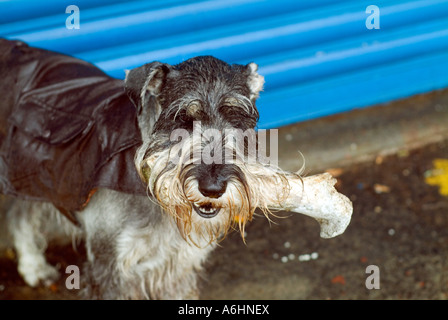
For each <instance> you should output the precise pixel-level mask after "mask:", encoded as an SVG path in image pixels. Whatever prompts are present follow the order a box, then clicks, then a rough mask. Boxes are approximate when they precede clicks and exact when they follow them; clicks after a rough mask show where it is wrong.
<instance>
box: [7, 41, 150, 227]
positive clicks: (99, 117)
mask: <svg viewBox="0 0 448 320" xmlns="http://www.w3.org/2000/svg"><path fill="white" fill-rule="evenodd" d="M140 144H141V135H140V132H139V130H138V125H137V118H136V110H135V107H134V106H133V104H132V103H131V101H130V100H129V99H128V97H127V95H126V93H125V92H124V84H123V81H122V80H118V79H114V78H111V77H109V76H107V75H106V74H105V73H104V72H102V71H101V70H99V69H98V68H96V67H94V66H93V65H92V64H89V63H87V62H85V61H82V60H79V59H76V58H73V57H69V56H66V55H62V54H58V53H54V52H50V51H46V50H42V49H37V48H32V47H30V46H28V45H27V44H25V43H23V42H20V41H9V40H5V39H0V193H2V194H5V195H10V196H14V197H20V198H23V199H28V200H38V201H48V202H51V203H53V204H54V205H55V206H56V207H57V208H58V209H60V210H61V212H63V213H64V214H66V215H67V216H68V217H69V218H71V219H73V215H72V214H71V213H72V212H73V211H78V210H82V209H83V208H84V207H85V205H86V204H87V202H88V199H89V197H90V196H91V195H92V193H93V192H94V191H95V190H96V189H97V188H110V189H113V190H117V191H121V192H126V193H132V194H140V195H145V194H146V192H145V186H144V184H143V182H142V181H141V180H140V178H139V176H138V174H137V172H136V170H135V167H134V161H133V160H134V154H135V151H136V148H137V147H138V146H139V145H140Z"/></svg>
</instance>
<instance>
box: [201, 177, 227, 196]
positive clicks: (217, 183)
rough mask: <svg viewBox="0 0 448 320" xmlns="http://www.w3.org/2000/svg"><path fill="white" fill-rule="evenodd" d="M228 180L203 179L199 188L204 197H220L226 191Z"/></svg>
mask: <svg viewBox="0 0 448 320" xmlns="http://www.w3.org/2000/svg"><path fill="white" fill-rule="evenodd" d="M226 188H227V181H226V180H222V179H201V180H200V181H199V186H198V189H199V191H200V192H201V193H202V195H203V196H204V197H209V198H219V197H221V196H222V195H223V194H224V192H226Z"/></svg>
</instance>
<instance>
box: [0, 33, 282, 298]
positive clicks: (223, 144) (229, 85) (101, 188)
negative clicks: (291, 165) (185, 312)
mask: <svg viewBox="0 0 448 320" xmlns="http://www.w3.org/2000/svg"><path fill="white" fill-rule="evenodd" d="M19 44H20V43H18V42H17V43H16V44H14V46H15V49H14V50H19V49H17V48H16V47H21V48H22V49H20V50H22V51H21V52H22V53H23V52H24V50H25V49H23V48H24V47H26V48H28V47H27V46H26V45H25V44H20V45H19ZM27 50H30V49H29V48H28V49H27ZM25 51H26V50H25ZM10 52H12V51H11V50H10ZM39 52H42V51H39ZM45 54H46V55H48V54H49V53H47V52H46V53H45ZM59 56H60V55H56V54H51V55H50V57H51V59H53V60H52V61H55V60H54V59H56V60H57V58H58V57H59ZM0 58H2V56H0ZM70 59H72V60H76V59H74V58H70ZM28 60H29V61H28ZM28 60H27V61H28V62H27V63H31V62H32V60H33V57H30V58H29V59H28ZM72 60H71V61H72ZM8 61H9V60H8V59H6V58H5V54H3V62H2V63H1V68H0V70H2V72H9V73H11V69H13V68H12V66H13V65H11V63H10V62H9V64H8ZM30 61H31V62H30ZM0 62H1V61H0ZM76 63H78V64H81V65H82V66H81V67H80V68H81V69H82V68H85V67H86V66H87V67H88V68H90V69H92V68H94V67H93V66H91V65H88V64H87V63H84V62H80V61H77V62H76ZM33 66H34V65H33ZM63 67H64V64H63V63H54V66H53V68H38V69H39V70H38V71H36V70H35V69H36V68H37V67H33V68H34V69H33V72H34V73H33V76H32V77H34V79H37V78H38V79H39V83H40V84H41V86H45V85H47V84H48V81H47V80H45V77H46V76H48V75H49V74H54V73H59V74H61V72H65V71H62V70H64V69H63ZM72 71H73V70H72ZM95 72H96V71H95ZM30 74H31V71H30V72H28V73H27V72H21V73H20V74H15V75H13V77H14V79H15V81H7V80H6V79H8V77H5V78H6V79H5V80H4V82H5V88H7V89H6V90H4V91H11V92H14V93H15V94H16V93H17V91H20V90H22V93H21V94H22V95H26V90H30V88H28V87H27V86H26V85H22V87H20V88H19V86H18V83H19V84H20V83H22V84H23V82H24V81H29V77H31V76H30ZM81 75H82V72H81V71H79V69H77V70H75V71H73V72H71V73H67V72H65V73H64V77H68V78H69V81H68V82H66V86H67V87H65V86H64V87H61V86H62V85H61V84H60V83H57V82H54V83H52V84H51V85H52V86H53V87H57V88H58V90H62V91H63V92H64V94H65V96H59V98H61V99H59V98H58V99H57V100H58V102H60V101H63V104H64V108H68V109H66V110H70V109H69V108H70V106H69V105H70V103H71V102H70V101H72V100H70V99H72V98H73V97H74V98H73V99H76V101H79V100H82V101H83V103H87V102H86V101H89V103H91V102H92V101H94V104H101V103H104V102H105V101H106V106H108V104H110V103H112V101H113V102H114V103H117V101H118V103H121V104H123V105H125V104H128V101H131V102H132V104H133V108H134V109H133V111H132V112H131V111H129V112H127V113H126V114H124V113H120V112H119V113H117V114H112V112H110V111H108V109H107V107H106V108H105V110H106V111H105V113H103V114H102V116H104V117H109V118H113V120H111V121H112V122H113V125H112V124H109V123H108V122H107V121H103V122H100V123H101V125H104V126H108V128H109V129H110V131H109V132H110V133H109V134H108V136H107V137H103V136H101V135H100V137H99V138H98V139H97V141H96V145H100V146H103V145H104V144H106V143H109V142H108V141H106V140H108V139H109V140H113V139H119V138H120V137H121V136H124V135H125V134H126V133H125V132H126V130H130V131H132V129H129V127H130V126H131V127H132V125H133V121H134V122H135V128H136V131H137V135H138V136H139V143H138V144H139V146H138V147H135V148H134V149H133V148H127V149H126V150H133V151H132V152H133V153H134V154H133V156H134V159H133V160H134V161H133V163H132V167H133V169H132V170H133V171H134V172H132V173H129V172H130V170H129V161H128V160H129V157H128V158H125V160H123V161H121V162H119V161H118V162H117V163H119V165H117V166H115V167H113V168H114V170H105V169H103V167H102V169H101V172H102V173H103V175H105V174H107V177H108V179H116V180H114V181H123V179H125V178H126V177H123V176H126V175H131V174H135V175H136V176H138V177H139V178H140V181H138V182H133V183H135V185H136V186H135V188H141V189H142V190H143V192H139V193H135V192H131V191H132V188H130V189H126V188H125V187H124V186H120V187H118V188H108V187H107V184H102V183H96V184H92V183H90V184H89V183H87V185H88V186H92V185H95V186H97V187H98V188H88V191H89V192H88V197H87V198H86V199H87V201H85V203H84V204H83V206H82V208H78V209H77V210H74V211H71V209H70V208H73V207H70V206H68V205H67V206H65V205H64V202H63V201H62V200H61V201H59V200H58V201H57V199H56V197H54V193H56V192H59V191H60V189H58V190H56V188H57V184H56V183H53V185H55V186H54V189H52V190H53V191H51V192H47V196H46V199H42V197H40V198H39V197H37V196H36V194H35V193H34V194H32V195H31V196H28V197H26V196H21V195H22V194H21V193H20V192H18V191H17V190H18V187H17V186H16V187H15V192H11V190H12V189H14V186H12V187H11V185H13V184H14V183H13V182H14V181H12V180H13V179H11V177H10V175H11V171H14V170H13V169H14V166H17V165H18V164H19V163H20V161H21V160H22V158H20V159H19V157H18V156H16V155H17V154H19V155H20V154H21V152H22V151H21V150H22V149H26V148H34V147H33V145H32V144H31V143H28V144H27V143H22V144H21V145H20V143H18V142H14V141H15V140H14V139H13V138H11V136H14V135H17V134H19V132H20V131H21V129H20V126H21V125H22V126H23V125H27V126H28V127H27V128H25V129H24V131H25V133H23V132H22V133H20V134H23V135H26V134H29V133H30V132H31V133H32V130H33V128H35V127H36V126H43V127H45V126H46V125H45V124H44V125H42V124H41V123H38V122H39V121H52V120H51V118H52V112H50V111H48V110H49V109H46V110H47V112H48V114H47V115H46V116H45V115H44V116H43V117H34V118H33V119H29V118H26V116H23V115H22V116H16V115H14V113H15V111H14V110H15V108H16V107H15V105H16V104H17V100H20V99H18V98H11V99H9V98H4V99H3V100H4V101H3V102H2V105H3V106H2V110H1V112H2V115H3V116H4V119H8V126H7V127H6V130H4V131H3V132H1V135H0V138H1V140H0V142H1V144H0V146H1V147H2V149H0V169H1V168H3V169H2V170H0V174H1V175H2V176H0V191H1V193H3V194H6V195H8V196H7V198H8V200H9V201H10V203H9V206H8V212H7V221H8V225H9V227H10V230H11V234H12V236H13V239H14V245H15V249H16V251H17V255H18V259H19V260H18V270H19V272H20V274H21V275H22V276H23V278H24V280H25V281H26V282H27V283H28V284H29V285H31V286H36V285H38V284H39V283H42V282H44V283H46V282H48V281H52V280H53V279H55V277H56V276H57V275H58V271H57V270H56V269H55V268H54V267H52V266H50V265H49V264H48V263H47V262H46V260H45V258H44V255H43V253H44V251H45V248H46V243H47V240H48V239H49V238H51V237H52V236H53V235H54V234H55V230H54V229H55V228H53V227H52V225H53V224H52V223H51V221H56V222H57V226H58V227H57V228H56V229H57V230H56V231H58V232H62V233H64V234H68V235H71V236H79V237H82V239H83V240H84V242H85V246H86V252H87V262H86V263H85V265H84V269H83V271H82V273H81V280H83V290H82V292H83V294H84V297H86V298H97V299H194V298H198V297H199V292H198V275H199V274H200V272H201V270H202V264H203V262H204V261H205V260H206V259H207V257H208V255H209V254H210V252H211V251H212V250H213V249H214V248H215V247H216V244H217V242H218V241H220V240H221V239H222V238H223V237H224V236H225V235H226V234H227V232H228V231H229V230H232V229H239V230H240V231H241V234H242V235H243V238H244V226H245V224H246V222H248V221H250V220H251V219H252V216H253V214H254V211H255V209H256V208H257V207H258V208H261V209H262V211H263V213H265V214H266V215H268V214H269V209H268V208H267V206H266V204H265V199H264V196H263V194H265V193H266V192H263V188H264V187H265V181H264V180H263V176H262V175H261V174H257V166H263V167H266V166H268V165H270V164H267V163H264V162H263V161H262V160H261V159H260V157H259V154H260V153H259V152H258V151H259V149H258V147H259V144H257V143H255V145H256V146H257V147H256V148H255V149H254V150H255V151H254V150H253V148H252V147H251V146H253V144H252V143H253V141H255V142H256V141H257V135H256V134H255V131H254V128H255V127H256V124H257V120H258V116H259V114H258V111H257V108H256V106H255V101H256V99H257V98H258V96H259V93H260V91H261V90H262V88H263V84H264V79H263V77H262V76H261V75H259V74H258V73H257V65H256V64H255V63H249V64H248V65H238V64H233V65H229V64H227V63H225V62H223V61H221V60H219V59H216V58H214V57H211V56H203V57H196V58H191V59H189V60H187V61H184V62H182V63H180V64H177V65H169V64H166V63H161V62H152V63H149V64H146V65H143V66H141V67H139V68H136V69H132V70H130V71H127V72H126V79H125V81H124V82H123V81H121V80H117V79H111V78H108V77H107V76H105V75H104V74H100V71H98V74H95V75H94V76H92V77H91V78H89V79H90V80H88V81H91V83H93V84H94V86H89V87H88V88H89V90H84V91H82V92H79V90H74V91H70V90H69V88H68V87H69V86H70V83H73V81H75V80H76V79H77V78H79V77H80V76H81ZM36 77H37V78H36ZM97 78H101V79H103V80H104V79H106V80H107V81H113V83H114V84H115V85H117V86H119V87H121V89H120V90H121V91H120V90H119V91H120V92H119V94H118V95H117V96H114V97H108V95H109V96H112V93H110V92H109V91H107V90H105V89H104V88H102V87H101V85H102V83H103V82H101V81H103V80H101V81H99V82H95V81H97V80H95V79H97ZM9 80H11V78H9ZM106 80H104V81H106ZM6 81H7V82H8V83H6ZM86 81H87V80H86ZM33 90H37V91H39V90H40V89H39V88H33ZM46 92H47V95H50V96H51V92H50V93H48V91H46ZM99 92H101V94H100V93H99ZM114 92H115V91H114ZM114 94H115V93H114ZM47 98H48V96H47V97H46V98H45V99H47ZM53 100H56V99H53V98H51V97H50V98H48V99H47V100H46V101H47V105H46V107H48V101H53ZM73 101H74V100H73ZM131 102H129V104H131ZM39 103H40V102H39ZM55 103H56V102H55ZM132 104H131V105H132ZM85 108H86V107H85ZM50 109H51V106H50ZM27 110H29V112H30V114H31V115H32V114H33V109H27ZM83 110H84V109H83ZM68 112H69V111H67V113H68ZM81 113H82V112H81ZM129 114H130V116H129ZM46 117H48V118H50V120H47V119H46ZM86 117H90V116H89V115H86ZM126 117H130V118H131V120H130V121H128V120H126V121H125V120H124V118H126ZM122 118H123V123H122V124H120V121H121V119H122ZM64 119H65V120H64V121H65V122H62V123H60V126H62V128H60V127H58V130H59V129H60V130H59V131H60V132H62V133H61V134H62V135H64V133H65V132H66V131H65V130H64V129H63V127H64V126H66V125H67V127H68V125H69V124H70V125H71V124H73V123H74V122H75V121H76V119H77V118H76V117H71V116H70V115H69V116H65V118H64ZM13 124H14V125H13ZM74 126H75V124H74ZM58 130H56V132H59V131H58ZM67 130H68V129H67ZM92 130H93V129H92V127H89V126H87V127H82V128H80V129H79V130H77V131H76V130H75V131H76V132H77V133H79V132H82V134H83V135H84V136H86V137H87V136H88V137H91V136H92V135H93V133H92ZM50 131H51V130H50ZM52 135H53V131H51V132H46V131H45V130H44V132H43V133H42V135H41V136H40V138H39V139H40V140H39V143H40V145H39V146H41V144H43V143H46V145H47V144H48V145H49V146H53V145H55V144H56V142H55V141H54V140H58V139H59V138H58V137H52ZM93 136H94V135H93ZM95 137H96V136H95ZM50 138H51V139H50ZM48 139H50V140H51V141H49V142H48ZM70 139H71V138H70ZM70 139H66V138H60V139H59V140H61V141H59V140H58V148H61V149H64V150H67V148H69V147H70V146H72V145H74V144H75V145H76V148H77V149H76V150H77V151H73V152H79V149H80V148H84V149H83V150H84V151H82V152H83V153H84V152H88V153H89V156H92V157H93V153H94V152H93V151H89V150H90V149H89V148H87V147H84V144H81V143H80V144H76V143H75V142H73V141H72V140H70ZM95 139H96V138H95ZM33 141H34V140H33ZM75 141H76V140H75ZM33 143H34V142H33ZM20 148H22V149H20ZM39 148H41V147H39ZM39 148H36V149H35V150H36V151H35V152H36V153H38V152H39V150H40V149H39ZM11 150H13V151H11ZM73 150H75V149H73ZM95 150H97V149H95ZM101 150H102V152H99V153H98V152H97V151H95V152H97V153H98V154H97V153H95V156H94V157H95V158H101V157H102V156H103V155H104V154H105V153H106V151H105V150H107V147H102V149H101ZM120 152H121V151H120ZM120 152H118V153H120ZM30 157H32V156H30ZM74 157H80V159H81V160H82V159H86V158H83V157H84V155H72V156H71V157H70V159H67V160H63V162H64V163H62V164H61V163H59V164H58V165H59V166H61V168H62V169H61V170H65V171H60V172H64V174H63V175H62V176H63V177H61V179H64V181H63V182H64V183H65V184H71V185H72V186H73V189H74V191H73V190H71V191H73V192H78V190H79V188H76V187H75V186H76V185H77V183H75V180H76V179H77V174H76V172H73V171H76V170H78V169H79V170H80V172H81V171H82V172H84V171H83V170H84V168H85V167H86V166H89V165H90V164H89V163H90V162H89V161H90V160H89V161H84V160H82V162H83V163H81V164H80V165H78V166H77V167H76V168H75V167H69V168H66V166H67V165H69V164H68V163H69V161H71V160H72V158H74ZM60 159H62V158H60ZM64 159H65V158H64ZM89 159H90V158H89ZM101 159H102V158H101ZM111 159H112V160H111ZM113 159H115V158H111V157H109V158H108V159H102V160H101V161H102V162H101V163H106V164H108V163H109V162H111V161H114V160H113ZM126 160H127V161H126ZM131 161H132V159H131ZM42 163H45V161H43V162H42ZM123 163H125V164H123ZM2 166H3V167H2ZM29 166H33V163H29ZM43 166H44V167H45V165H43ZM48 166H50V165H47V168H46V169H47V171H48V172H50V171H51V168H48ZM104 166H106V165H104ZM26 169H27V168H26ZM26 169H23V168H21V169H20V170H25V171H26ZM132 170H131V171H132ZM67 171H68V173H67ZM89 172H90V173H89ZM104 172H106V173H104ZM128 173H129V174H128ZM272 173H273V175H274V176H275V178H273V179H276V182H277V183H278V184H285V185H286V184H287V183H286V178H285V176H284V174H283V173H282V172H281V170H280V169H278V168H276V167H274V166H273V169H272ZM79 174H83V177H82V179H84V180H85V179H86V177H87V178H89V177H88V176H89V174H92V177H91V179H93V180H95V179H96V180H98V176H97V175H95V174H93V173H92V171H88V172H87V173H85V172H84V173H79ZM34 180H35V179H34V178H33V177H28V178H27V179H26V183H27V187H29V185H32V184H34V183H35V181H34ZM142 182H143V183H142ZM83 183H84V184H83V185H86V183H85V181H83ZM137 185H138V186H137ZM105 186H106V187H105ZM286 187H287V186H285V188H286ZM38 188H39V191H41V190H44V189H45V188H46V187H43V183H41V184H39V187H38ZM29 190H35V189H32V188H31V187H29ZM82 190H84V189H82ZM130 190H131V191H130ZM52 192H53V193H52ZM145 193H146V194H145ZM11 195H12V196H14V197H10V196H11ZM52 197H53V198H52ZM4 198H6V197H5V196H4ZM35 199H37V200H41V201H31V200H35ZM58 199H59V198H58ZM42 200H44V201H42ZM64 201H67V203H68V202H70V199H69V198H67V197H66V199H65V200H64ZM67 208H69V210H67ZM58 209H59V210H58ZM61 212H63V213H64V214H65V215H66V216H68V217H70V219H71V220H72V221H73V222H75V223H70V222H69V221H68V220H67V219H64V218H59V217H62V216H61V215H60V213H61ZM61 226H62V227H61Z"/></svg>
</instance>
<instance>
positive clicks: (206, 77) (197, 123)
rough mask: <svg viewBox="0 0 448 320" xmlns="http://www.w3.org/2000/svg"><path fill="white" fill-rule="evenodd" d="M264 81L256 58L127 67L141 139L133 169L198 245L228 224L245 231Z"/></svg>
mask: <svg viewBox="0 0 448 320" xmlns="http://www.w3.org/2000/svg"><path fill="white" fill-rule="evenodd" d="M263 83H264V79H263V77H262V76H260V75H259V74H258V73H257V65H256V64H254V63H250V64H248V65H246V66H243V65H229V64H227V63H225V62H223V61H221V60H218V59H216V58H213V57H197V58H192V59H190V60H187V61H185V62H183V63H180V64H178V65H175V66H171V65H168V64H163V63H159V62H153V63H150V64H146V65H144V66H142V67H140V68H137V69H133V70H131V71H129V72H127V76H126V80H125V87H126V92H127V94H128V95H129V97H130V98H131V100H132V101H133V103H134V104H135V106H136V108H137V114H138V122H139V127H140V130H141V133H142V139H143V145H142V147H141V148H140V149H139V151H138V152H137V155H136V167H137V170H138V172H139V173H140V175H141V177H142V178H143V179H144V180H145V182H146V183H147V184H148V190H149V192H150V193H151V195H152V196H153V197H154V199H155V200H156V201H157V202H158V203H159V204H160V205H161V207H162V208H163V209H164V210H165V211H166V212H168V213H169V214H171V215H173V217H174V218H175V219H176V222H177V224H178V226H179V230H180V231H181V232H182V234H183V236H184V237H185V238H186V239H189V240H192V241H193V242H194V243H196V244H200V243H203V242H204V240H205V241H206V243H209V242H211V241H214V240H216V239H217V238H218V237H220V236H222V235H223V234H225V233H226V232H227V230H229V229H230V228H231V227H232V226H234V225H239V227H240V230H241V231H242V232H243V230H244V224H245V222H247V221H249V220H250V219H251V217H252V214H253V212H254V210H255V207H254V206H253V204H252V203H251V199H252V198H253V195H252V194H251V193H252V190H251V189H252V188H251V186H250V181H251V179H250V175H251V173H250V172H248V170H247V168H246V163H247V160H248V159H249V156H250V155H251V152H252V153H254V152H253V148H248V146H249V145H251V146H253V144H251V143H252V142H254V141H256V135H255V131H254V128H255V125H256V123H257V120H258V111H257V108H256V107H255V100H256V99H257V98H258V94H259V92H260V91H261V90H262V87H263ZM255 145H256V143H255ZM255 148H256V147H255ZM250 149H252V151H251V150H250Z"/></svg>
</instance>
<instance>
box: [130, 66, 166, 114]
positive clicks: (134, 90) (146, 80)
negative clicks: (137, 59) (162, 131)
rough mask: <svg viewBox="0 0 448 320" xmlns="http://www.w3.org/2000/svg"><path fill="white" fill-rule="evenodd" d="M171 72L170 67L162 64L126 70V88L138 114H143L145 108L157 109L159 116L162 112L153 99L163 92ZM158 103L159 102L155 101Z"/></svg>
mask: <svg viewBox="0 0 448 320" xmlns="http://www.w3.org/2000/svg"><path fill="white" fill-rule="evenodd" d="M169 72H170V65H168V64H165V63H161V62H157V61H156V62H151V63H148V64H145V65H143V66H141V67H138V68H135V69H132V70H126V78H125V80H124V86H125V90H126V93H127V95H128V96H129V98H130V99H131V101H132V102H133V103H134V105H135V107H136V108H137V114H141V112H142V109H143V108H156V109H155V110H152V111H154V112H155V113H156V114H157V116H158V114H160V111H161V110H158V109H159V108H160V105H159V104H158V103H155V105H153V104H154V103H151V100H152V99H154V98H155V99H156V100H157V96H158V95H159V94H160V92H161V91H162V87H163V85H164V83H165V80H166V77H167V75H168V73H169ZM154 102H157V101H154Z"/></svg>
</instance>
